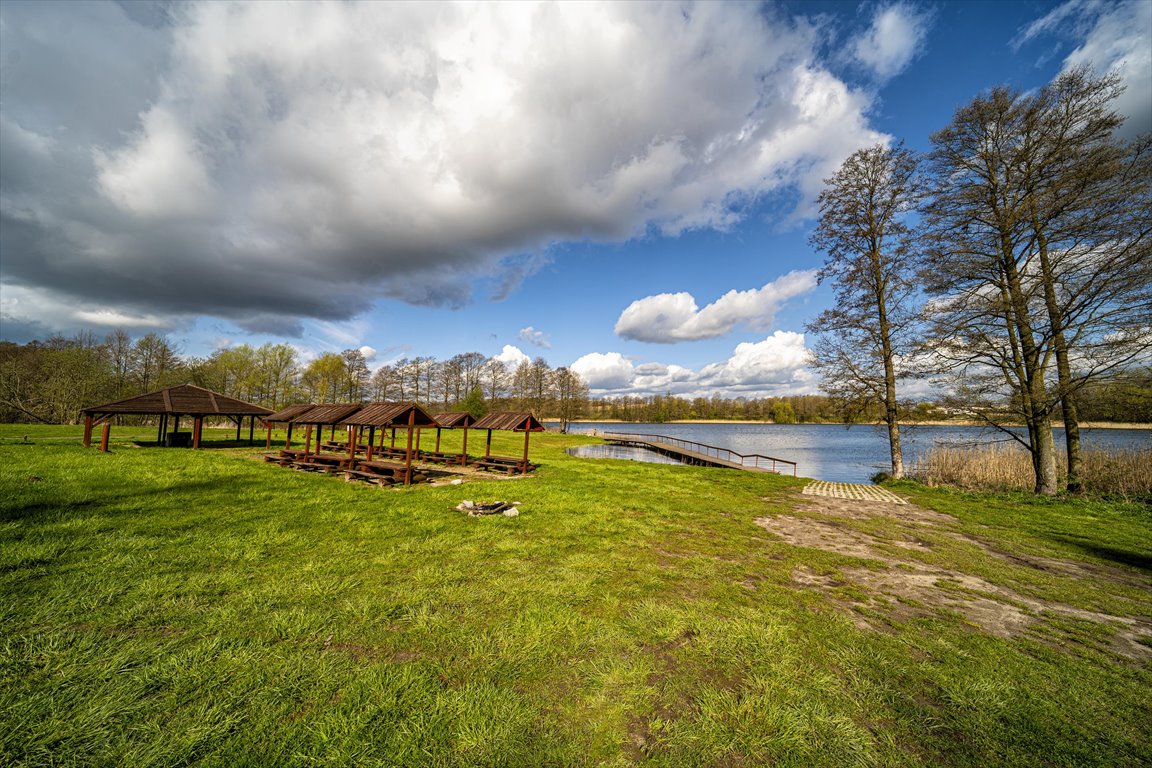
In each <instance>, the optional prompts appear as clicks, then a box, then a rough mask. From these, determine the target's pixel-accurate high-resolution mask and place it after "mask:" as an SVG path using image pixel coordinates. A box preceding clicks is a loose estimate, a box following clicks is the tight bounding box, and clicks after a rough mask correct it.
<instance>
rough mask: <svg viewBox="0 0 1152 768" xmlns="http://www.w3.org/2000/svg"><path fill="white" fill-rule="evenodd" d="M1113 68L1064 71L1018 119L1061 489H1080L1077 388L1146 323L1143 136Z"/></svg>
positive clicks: (1132, 353) (1137, 343)
mask: <svg viewBox="0 0 1152 768" xmlns="http://www.w3.org/2000/svg"><path fill="white" fill-rule="evenodd" d="M1121 91H1122V88H1121V86H1120V84H1119V76H1118V75H1116V74H1110V75H1105V76H1103V77H1095V76H1093V75H1092V74H1090V73H1089V72H1088V70H1087V69H1083V68H1081V69H1075V70H1072V71H1069V72H1066V73H1064V74H1062V75H1061V76H1060V77H1058V78H1057V79H1056V80H1055V81H1054V82H1053V83H1052V84H1051V85H1050V86H1048V87H1046V88H1044V89H1042V90H1041V91H1040V92H1039V93H1038V94H1036V95H1034V96H1028V97H1023V98H1020V100H1021V101H1022V102H1023V103H1024V105H1025V106H1026V109H1025V110H1024V112H1023V118H1022V121H1021V137H1020V147H1019V150H1018V154H1019V163H1018V165H1019V167H1018V169H1017V171H1016V176H1017V178H1019V179H1020V180H1021V181H1020V183H1021V185H1022V186H1023V187H1024V188H1025V192H1026V195H1027V198H1026V206H1025V207H1026V210H1027V215H1028V226H1029V227H1030V228H1031V232H1032V237H1033V238H1034V243H1033V248H1034V250H1035V259H1036V261H1037V268H1036V270H1034V271H1035V272H1036V274H1037V276H1038V278H1039V279H1040V281H1041V282H1042V285H1043V303H1044V308H1045V311H1046V313H1047V317H1048V323H1049V334H1050V336H1051V342H1052V346H1053V354H1054V356H1055V362H1056V385H1057V395H1058V397H1059V400H1060V411H1061V415H1062V417H1063V421H1064V435H1065V446H1066V449H1067V457H1068V478H1067V486H1068V490H1069V491H1072V492H1078V491H1079V490H1080V489H1081V481H1080V474H1081V461H1080V425H1079V417H1078V414H1077V404H1076V401H1077V397H1078V393H1079V391H1080V390H1081V389H1082V388H1083V387H1084V385H1085V384H1086V383H1087V382H1089V381H1091V380H1092V379H1095V378H1097V377H1099V376H1102V375H1106V374H1108V373H1110V372H1111V371H1112V370H1114V369H1115V368H1117V367H1120V366H1123V365H1125V364H1127V363H1128V362H1131V361H1132V360H1134V359H1136V358H1137V357H1138V356H1139V355H1140V354H1142V353H1143V352H1144V351H1145V350H1147V349H1148V344H1149V338H1148V334H1147V333H1145V332H1143V329H1146V328H1148V327H1149V326H1152V292H1150V286H1152V281H1150V280H1149V274H1150V270H1152V259H1150V255H1152V254H1150V251H1149V244H1150V238H1149V230H1150V229H1152V225H1150V222H1152V213H1150V211H1152V199H1150V194H1149V192H1150V188H1152V168H1150V166H1149V154H1150V152H1149V148H1150V147H1149V140H1148V137H1145V138H1144V139H1142V140H1140V141H1138V142H1136V143H1134V144H1131V145H1128V144H1125V143H1123V142H1120V141H1118V140H1117V139H1116V138H1115V137H1114V135H1113V132H1114V131H1115V129H1116V128H1118V127H1119V126H1120V125H1121V123H1122V122H1123V118H1122V117H1121V116H1120V115H1119V114H1118V113H1116V112H1115V111H1114V110H1113V109H1112V108H1111V104H1112V102H1113V101H1114V100H1115V98H1116V97H1117V96H1118V95H1119V94H1120V93H1121Z"/></svg>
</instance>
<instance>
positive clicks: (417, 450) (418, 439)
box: [412, 414, 424, 456]
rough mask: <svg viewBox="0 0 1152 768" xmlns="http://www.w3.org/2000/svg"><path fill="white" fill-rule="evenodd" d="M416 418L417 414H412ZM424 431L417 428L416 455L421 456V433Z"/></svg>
mask: <svg viewBox="0 0 1152 768" xmlns="http://www.w3.org/2000/svg"><path fill="white" fill-rule="evenodd" d="M412 415H413V417H415V415H416V414H412ZM423 431H424V430H423V429H422V428H421V427H416V455H417V456H419V455H420V433H421V432H423Z"/></svg>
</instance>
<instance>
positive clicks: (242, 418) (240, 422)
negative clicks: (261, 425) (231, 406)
mask: <svg viewBox="0 0 1152 768" xmlns="http://www.w3.org/2000/svg"><path fill="white" fill-rule="evenodd" d="M243 423H244V417H243V416H241V417H239V418H238V419H236V442H240V425H242V424H243Z"/></svg>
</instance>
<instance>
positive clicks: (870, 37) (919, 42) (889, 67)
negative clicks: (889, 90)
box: [851, 3, 931, 80]
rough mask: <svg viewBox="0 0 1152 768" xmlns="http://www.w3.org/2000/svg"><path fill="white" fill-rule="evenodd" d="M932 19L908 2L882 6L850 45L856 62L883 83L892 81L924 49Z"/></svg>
mask: <svg viewBox="0 0 1152 768" xmlns="http://www.w3.org/2000/svg"><path fill="white" fill-rule="evenodd" d="M930 26H931V16H930V14H928V13H927V12H925V11H923V10H922V9H920V8H916V7H914V6H912V5H909V4H907V3H896V4H894V5H887V6H880V7H878V8H877V9H876V13H875V15H874V16H873V17H872V24H871V26H869V28H868V29H867V30H866V31H865V32H864V33H863V34H861V35H860V36H859V37H857V38H856V40H855V42H853V43H852V45H851V50H852V55H853V57H854V58H855V59H856V61H858V62H860V63H861V64H863V65H864V66H866V67H868V68H869V69H870V70H872V72H873V73H875V75H876V77H877V78H878V79H880V80H891V79H892V78H893V77H895V76H896V75H898V74H900V73H901V72H903V71H904V70H905V68H907V66H908V65H909V64H911V63H912V60H913V59H914V58H916V56H917V55H918V54H919V53H920V52H921V51H922V50H923V49H924V41H925V39H926V38H927V36H928V29H929V27H930Z"/></svg>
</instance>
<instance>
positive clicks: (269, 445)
mask: <svg viewBox="0 0 1152 768" xmlns="http://www.w3.org/2000/svg"><path fill="white" fill-rule="evenodd" d="M265 423H266V424H267V425H268V440H267V441H266V442H265V443H264V450H266V451H270V450H272V422H270V421H269V422H265Z"/></svg>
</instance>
